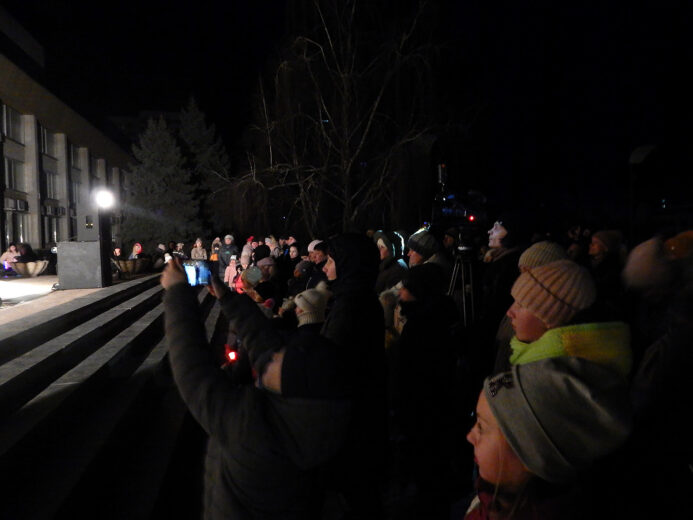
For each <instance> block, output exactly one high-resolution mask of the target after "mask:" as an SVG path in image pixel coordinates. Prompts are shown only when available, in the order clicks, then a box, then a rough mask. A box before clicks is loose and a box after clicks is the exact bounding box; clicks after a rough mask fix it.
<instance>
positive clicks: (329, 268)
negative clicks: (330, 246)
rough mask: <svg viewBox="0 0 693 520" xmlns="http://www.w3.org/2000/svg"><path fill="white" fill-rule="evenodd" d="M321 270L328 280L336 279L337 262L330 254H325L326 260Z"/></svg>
mask: <svg viewBox="0 0 693 520" xmlns="http://www.w3.org/2000/svg"><path fill="white" fill-rule="evenodd" d="M322 270H323V272H324V273H325V274H326V275H327V279H328V280H329V281H330V282H331V281H332V280H336V279H337V264H336V263H335V261H334V260H333V258H332V257H331V256H330V255H327V262H325V265H324V267H323V268H322Z"/></svg>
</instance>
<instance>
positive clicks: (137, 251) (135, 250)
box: [132, 244, 142, 255]
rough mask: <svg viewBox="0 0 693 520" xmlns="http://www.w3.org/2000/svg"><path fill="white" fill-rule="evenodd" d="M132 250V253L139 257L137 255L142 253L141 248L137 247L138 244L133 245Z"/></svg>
mask: <svg viewBox="0 0 693 520" xmlns="http://www.w3.org/2000/svg"><path fill="white" fill-rule="evenodd" d="M132 250H133V252H134V253H135V254H137V255H139V254H140V253H141V252H142V246H141V245H139V244H135V245H134V246H133V247H132Z"/></svg>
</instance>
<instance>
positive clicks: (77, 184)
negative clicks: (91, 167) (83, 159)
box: [69, 173, 82, 205]
mask: <svg viewBox="0 0 693 520" xmlns="http://www.w3.org/2000/svg"><path fill="white" fill-rule="evenodd" d="M81 189H82V183H81V179H80V175H77V174H76V173H73V174H72V175H71V176H70V193H69V196H70V205H75V204H79V203H80V202H82V197H81V195H80V191H81Z"/></svg>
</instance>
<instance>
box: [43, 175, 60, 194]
mask: <svg viewBox="0 0 693 520" xmlns="http://www.w3.org/2000/svg"><path fill="white" fill-rule="evenodd" d="M43 174H44V177H45V179H46V198H47V199H58V198H60V195H59V194H58V176H57V175H56V174H55V173H53V172H49V171H44V172H43Z"/></svg>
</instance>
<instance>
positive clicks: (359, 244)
mask: <svg viewBox="0 0 693 520" xmlns="http://www.w3.org/2000/svg"><path fill="white" fill-rule="evenodd" d="M328 248H329V255H330V256H331V257H332V259H333V260H334V261H335V264H336V268H337V279H336V280H334V282H332V284H331V285H330V287H331V288H332V289H333V290H334V292H336V293H339V292H347V291H373V288H374V286H375V280H376V278H377V277H378V270H379V266H380V255H379V253H378V248H377V247H376V245H375V244H374V243H373V241H372V240H371V239H369V238H368V237H367V236H365V235H359V234H356V233H345V234H343V235H337V236H336V237H334V238H331V239H330V240H329V241H328Z"/></svg>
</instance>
